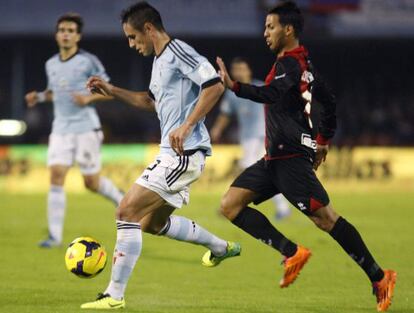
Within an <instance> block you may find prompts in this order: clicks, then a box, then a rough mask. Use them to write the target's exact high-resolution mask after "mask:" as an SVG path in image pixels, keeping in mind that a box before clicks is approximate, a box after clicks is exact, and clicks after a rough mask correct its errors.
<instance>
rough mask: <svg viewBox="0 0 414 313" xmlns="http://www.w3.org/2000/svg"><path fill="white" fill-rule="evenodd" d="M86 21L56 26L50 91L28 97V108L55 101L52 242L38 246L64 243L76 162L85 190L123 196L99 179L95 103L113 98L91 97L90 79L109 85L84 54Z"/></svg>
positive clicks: (65, 19) (63, 20)
mask: <svg viewBox="0 0 414 313" xmlns="http://www.w3.org/2000/svg"><path fill="white" fill-rule="evenodd" d="M82 26H83V21H82V18H81V17H80V16H79V15H78V14H75V13H68V14H65V15H62V16H61V17H60V18H59V19H58V21H57V23H56V36H55V39H56V42H57V44H58V47H59V53H58V54H56V55H54V56H53V57H51V58H50V59H49V60H48V61H47V62H46V74H47V80H48V84H47V88H46V90H45V91H43V92H36V91H32V92H29V93H28V94H27V95H26V102H27V105H28V107H30V108H31V107H34V106H35V105H36V104H37V103H39V102H45V101H48V102H53V109H54V120H53V126H52V133H51V135H50V137H49V147H48V166H49V168H50V171H51V177H50V183H51V185H50V190H49V194H48V199H47V218H48V227H49V237H48V238H47V239H46V240H44V241H42V242H41V243H40V244H39V245H40V246H41V247H44V248H51V247H55V246H60V245H61V243H62V235H63V224H64V215H65V208H66V196H65V192H64V189H63V186H64V182H65V177H66V174H67V173H68V170H69V169H70V167H71V166H72V165H73V164H74V162H75V161H76V162H77V163H78V164H79V167H80V170H81V173H82V175H83V179H84V182H85V186H86V188H88V189H89V190H91V191H93V192H97V193H99V194H101V195H103V196H104V197H106V198H108V199H110V200H112V201H113V202H114V203H115V204H116V205H118V204H119V202H120V201H121V199H122V197H123V194H122V192H120V191H119V190H118V188H117V187H115V185H114V184H113V183H112V181H111V180H109V179H108V178H106V177H102V176H100V174H99V173H100V170H101V156H100V147H101V143H102V140H103V134H102V131H101V124H100V121H99V117H98V115H97V113H96V110H95V108H94V107H92V106H89V104H91V103H93V102H94V101H100V100H107V99H108V97H104V96H101V95H94V94H91V93H90V92H89V91H88V90H87V89H86V88H85V84H86V82H87V79H88V78H89V77H90V76H91V75H97V76H99V77H101V78H102V79H104V80H108V79H109V77H108V76H107V74H106V73H105V69H104V67H103V66H102V64H101V62H100V61H99V60H98V58H97V57H96V56H94V55H92V54H90V53H88V52H86V51H84V50H80V49H79V46H78V44H79V41H80V39H81V33H82Z"/></svg>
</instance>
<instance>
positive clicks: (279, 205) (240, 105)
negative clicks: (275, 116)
mask: <svg viewBox="0 0 414 313" xmlns="http://www.w3.org/2000/svg"><path fill="white" fill-rule="evenodd" d="M230 74H231V76H232V77H233V79H235V80H237V81H240V82H243V83H246V84H254V85H259V86H260V85H263V82H261V81H259V80H256V79H253V78H252V70H251V68H250V65H249V63H248V62H247V60H246V59H244V58H241V57H236V58H234V59H233V60H232V62H231V65H230ZM232 117H236V118H237V122H238V132H239V133H238V137H239V143H240V144H241V146H242V149H243V156H242V159H241V160H240V162H239V167H240V170H244V169H246V168H248V167H249V166H250V165H253V164H254V163H255V162H257V160H259V159H261V158H262V157H263V155H264V154H265V146H264V145H265V137H266V134H265V115H264V107H263V104H261V103H257V102H253V101H251V100H248V99H242V98H238V97H237V96H235V94H234V93H233V92H231V91H229V90H227V91H226V92H225V94H224V96H223V98H222V100H221V104H220V114H219V116H218V117H217V119H216V121H215V123H214V125H213V127H212V128H211V131H210V134H211V140H212V141H213V142H214V143H217V142H219V141H220V139H221V138H222V135H223V132H224V130H225V129H226V128H227V127H228V126H229V125H230V123H231V119H232ZM272 201H273V203H274V204H275V207H276V212H275V218H276V219H277V220H280V219H283V218H285V217H287V216H289V215H290V213H291V211H290V208H289V204H288V201H287V200H286V199H285V197H283V195H282V194H277V195H275V196H274V197H273V198H272Z"/></svg>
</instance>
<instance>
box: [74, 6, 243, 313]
mask: <svg viewBox="0 0 414 313" xmlns="http://www.w3.org/2000/svg"><path fill="white" fill-rule="evenodd" d="M121 17H122V25H123V30H124V32H125V35H126V37H127V38H128V42H129V46H130V48H132V49H135V50H136V51H137V52H138V53H140V54H142V55H144V56H151V55H155V57H154V61H153V67H152V74H151V83H150V86H149V91H145V92H133V91H129V90H125V89H122V88H119V87H115V86H113V85H111V84H109V83H108V82H106V81H105V80H103V79H102V78H99V77H92V78H91V79H90V80H89V82H88V87H89V88H90V89H91V90H93V91H94V92H97V93H100V94H102V95H109V96H113V97H115V98H117V99H121V100H123V101H125V102H127V103H129V104H132V105H134V106H137V107H139V108H143V109H148V110H155V111H156V112H157V115H158V118H159V120H160V126H161V144H160V154H159V155H158V156H157V157H156V159H155V162H154V163H153V164H151V165H150V166H149V167H148V168H147V169H146V170H145V171H144V172H143V173H142V175H141V176H140V177H139V178H138V180H137V181H136V182H135V184H133V185H132V187H131V189H130V190H129V191H128V193H127V194H126V195H125V197H124V199H123V200H122V201H121V204H120V206H119V207H118V210H117V241H116V246H115V251H114V259H113V264H112V275H111V281H110V283H109V285H108V287H107V288H106V290H105V291H104V292H103V293H102V294H99V295H98V298H97V299H96V301H93V302H89V303H85V304H83V305H82V306H81V308H84V309H113V308H123V307H125V300H124V293H125V288H126V285H127V281H128V279H129V277H130V275H131V273H132V270H133V268H134V266H135V264H136V262H137V260H138V258H139V256H140V253H141V247H142V233H141V231H145V232H149V233H152V234H158V235H162V236H166V237H168V238H172V239H176V240H180V241H186V242H190V243H194V244H198V245H203V246H205V247H207V248H208V249H209V251H207V252H206V254H205V255H204V256H203V258H202V264H203V265H205V266H215V265H218V264H219V263H220V262H221V261H222V260H224V259H225V258H228V257H231V256H236V255H239V254H240V245H239V244H237V243H232V242H227V241H225V240H223V239H221V238H218V237H217V236H215V235H213V234H211V233H210V232H208V231H207V230H205V229H204V228H202V227H201V226H199V225H198V224H196V223H195V222H194V221H191V220H189V219H187V218H185V217H182V216H176V215H171V214H172V213H173V211H174V210H175V209H178V208H181V207H182V205H183V204H187V203H188V201H189V186H190V184H191V183H192V182H194V181H195V180H197V179H198V178H199V177H200V175H201V173H202V171H203V168H204V163H205V157H206V156H208V155H210V154H211V145H210V137H209V134H208V131H207V129H206V127H205V125H204V118H205V115H206V114H207V113H208V112H209V111H210V110H211V108H212V107H213V106H214V105H215V103H216V102H217V101H218V100H219V98H220V96H221V95H222V93H223V91H224V89H223V86H222V83H221V80H220V77H219V76H218V74H217V73H216V71H215V69H214V67H213V66H212V65H211V64H210V63H209V62H208V61H207V59H206V58H205V57H203V56H201V55H199V54H198V53H197V52H196V51H195V50H194V49H193V48H192V47H190V46H189V45H188V44H186V43H185V42H183V41H181V40H177V39H171V38H170V36H169V35H168V34H167V33H166V31H165V29H164V27H163V24H162V20H161V16H160V14H159V13H158V11H157V10H156V9H155V8H153V7H152V6H150V5H149V4H148V3H146V2H139V3H137V4H135V5H133V6H131V7H129V8H128V9H126V10H125V11H124V12H123V13H122V16H121Z"/></svg>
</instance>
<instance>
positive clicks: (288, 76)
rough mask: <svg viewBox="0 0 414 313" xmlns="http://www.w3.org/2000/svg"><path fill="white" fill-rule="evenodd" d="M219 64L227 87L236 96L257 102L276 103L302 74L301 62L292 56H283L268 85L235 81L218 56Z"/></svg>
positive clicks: (296, 82) (297, 81)
mask: <svg viewBox="0 0 414 313" xmlns="http://www.w3.org/2000/svg"><path fill="white" fill-rule="evenodd" d="M217 65H218V66H219V67H220V76H221V78H222V80H223V82H224V85H225V86H226V87H227V88H229V89H231V90H232V91H233V92H234V93H235V94H236V96H238V97H240V98H245V99H249V100H252V101H254V102H257V103H268V104H273V103H275V102H276V101H278V100H279V99H281V98H282V97H283V96H284V95H285V94H286V93H287V92H288V91H289V89H290V88H292V87H293V86H295V85H296V84H298V83H299V81H300V75H301V70H300V65H299V63H298V62H297V61H296V60H295V59H293V58H291V57H286V58H283V59H282V60H280V61H279V62H278V63H277V70H276V73H277V75H276V76H275V77H274V79H273V80H272V81H271V82H270V84H268V85H266V86H255V85H250V84H243V83H240V82H237V81H233V80H231V78H230V76H229V74H228V72H227V69H226V67H225V65H224V63H223V61H222V60H221V58H219V57H218V58H217Z"/></svg>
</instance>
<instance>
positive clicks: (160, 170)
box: [136, 151, 205, 208]
mask: <svg viewBox="0 0 414 313" xmlns="http://www.w3.org/2000/svg"><path fill="white" fill-rule="evenodd" d="M204 165H205V155H204V153H203V152H201V151H197V152H196V153H194V154H193V155H190V156H171V155H169V154H160V155H158V156H157V157H156V158H155V162H154V163H152V164H151V165H150V166H148V167H147V169H146V170H145V171H144V172H143V173H142V175H141V176H140V177H139V178H138V179H137V180H136V183H137V184H139V185H141V186H143V187H145V188H148V189H150V190H152V191H154V192H156V193H157V194H159V195H160V197H161V198H163V199H164V200H165V201H167V202H168V204H170V205H171V206H173V207H174V208H181V207H182V206H183V204H188V203H189V202H190V184H191V183H192V182H194V181H196V180H197V179H198V178H199V177H200V175H201V173H202V172H203V170H204Z"/></svg>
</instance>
